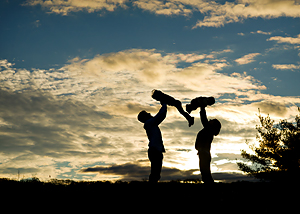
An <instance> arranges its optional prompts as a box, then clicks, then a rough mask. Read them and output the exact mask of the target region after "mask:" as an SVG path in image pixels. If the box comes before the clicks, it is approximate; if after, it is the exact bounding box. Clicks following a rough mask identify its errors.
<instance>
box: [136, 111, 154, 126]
mask: <svg viewBox="0 0 300 214" xmlns="http://www.w3.org/2000/svg"><path fill="white" fill-rule="evenodd" d="M137 118H138V120H139V121H140V122H141V123H145V122H146V121H147V120H149V119H151V118H152V115H151V114H150V113H148V112H146V111H145V110H143V111H141V112H140V113H139V114H138V116H137Z"/></svg>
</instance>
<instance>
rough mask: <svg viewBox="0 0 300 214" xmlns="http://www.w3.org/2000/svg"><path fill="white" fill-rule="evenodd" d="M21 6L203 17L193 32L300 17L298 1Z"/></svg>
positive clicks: (55, 1)
mask: <svg viewBox="0 0 300 214" xmlns="http://www.w3.org/2000/svg"><path fill="white" fill-rule="evenodd" d="M24 5H27V6H36V5H41V6H42V7H43V8H46V9H48V10H49V11H50V12H51V13H57V14H62V15H68V13H70V12H77V11H82V10H85V11H87V12H89V13H91V12H96V11H101V10H106V11H110V12H112V11H115V9H116V8H117V7H122V8H124V9H126V8H128V7H130V6H131V7H137V8H140V9H143V10H146V11H149V12H152V13H155V14H157V15H165V16H173V15H177V16H178V15H180V16H191V15H192V14H193V13H194V12H200V13H202V14H203V15H204V19H203V20H198V22H197V23H196V24H195V25H194V27H193V28H197V27H221V26H224V25H225V24H228V23H232V22H241V21H243V20H245V19H248V18H258V17H261V18H266V19H271V18H278V17H293V18H299V17H300V12H299V11H300V5H299V0H237V1H235V2H230V1H225V2H224V4H221V3H218V2H216V1H207V0H168V1H160V0H135V1H132V2H130V1H128V0H111V1H105V0H97V1H90V0H72V1H71V0H67V1H60V0H47V1H43V0H28V1H27V2H26V3H25V4H24Z"/></svg>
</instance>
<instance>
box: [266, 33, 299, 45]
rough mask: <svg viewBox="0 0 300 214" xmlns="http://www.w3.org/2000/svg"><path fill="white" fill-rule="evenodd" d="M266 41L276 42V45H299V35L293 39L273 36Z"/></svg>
mask: <svg viewBox="0 0 300 214" xmlns="http://www.w3.org/2000/svg"><path fill="white" fill-rule="evenodd" d="M267 41H277V42H278V43H289V44H300V34H298V36H297V37H296V38H294V37H282V36H273V37H271V38H269V39H267Z"/></svg>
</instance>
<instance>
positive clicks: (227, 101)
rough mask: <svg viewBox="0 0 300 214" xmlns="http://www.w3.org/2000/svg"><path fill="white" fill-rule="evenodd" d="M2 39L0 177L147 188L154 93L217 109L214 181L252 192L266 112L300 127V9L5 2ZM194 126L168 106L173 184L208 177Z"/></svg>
mask: <svg viewBox="0 0 300 214" xmlns="http://www.w3.org/2000/svg"><path fill="white" fill-rule="evenodd" d="M0 29H1V33H0V177H9V178H14V179H16V178H17V177H18V171H19V177H20V178H28V177H32V176H36V177H38V178H40V179H42V180H47V179H50V178H57V179H74V180H118V179H125V180H142V179H148V175H149V172H150V168H149V165H150V162H149V161H148V158H147V149H148V139H147V136H146V133H145V130H144V129H143V124H141V123H140V122H139V121H138V120H137V119H136V116H137V114H138V113H139V112H140V111H141V110H147V111H149V112H151V113H152V114H153V115H154V114H155V113H156V112H157V111H158V110H159V108H160V104H159V102H157V101H155V100H153V99H152V98H151V90H152V89H160V90H162V91H164V92H165V93H168V94H170V95H172V96H173V97H175V98H177V99H179V100H181V101H182V103H183V106H184V107H185V105H186V104H187V103H189V102H190V100H191V99H193V98H195V97H198V96H214V97H215V98H216V103H215V104H214V105H213V106H210V107H208V108H207V115H208V118H209V119H213V118H217V119H219V120H220V121H221V123H222V130H221V132H220V134H219V135H218V136H217V137H215V139H214V142H213V144H212V150H211V153H212V165H211V168H212V172H213V177H214V178H215V180H221V181H227V182H228V181H229V182H230V181H234V180H237V179H247V177H245V176H244V175H242V174H240V173H241V172H240V171H239V170H238V168H237V165H236V162H237V161H242V160H241V156H240V153H241V149H248V146H247V144H246V143H245V142H246V140H247V141H248V142H250V143H252V142H255V140H256V139H255V137H256V129H255V127H256V125H258V124H259V120H258V117H257V115H258V108H259V109H260V112H261V114H262V115H266V114H270V117H271V118H272V119H274V120H275V121H279V119H287V120H289V121H291V122H292V121H293V119H294V117H295V115H297V114H298V110H297V106H300V96H299V91H300V85H299V80H300V72H299V71H300V0H235V1H225V0H216V1H208V0H166V1H159V0H153V1H152V0H46V1H43V0H27V1H20V0H3V1H0ZM192 116H194V117H195V125H194V126H192V127H191V128H189V127H188V123H187V121H186V120H185V119H184V118H183V117H182V116H181V115H180V114H179V113H178V112H177V111H176V109H175V108H174V107H168V114H167V118H166V119H165V120H164V122H163V123H162V124H161V125H160V128H161V131H162V134H163V140H164V145H165V148H166V153H165V154H164V164H163V172H162V180H170V179H186V178H200V175H199V168H198V167H199V162H198V156H197V152H196V150H195V149H194V144H195V139H196V135H197V133H198V131H199V130H201V129H202V125H201V124H200V119H199V111H198V110H197V111H194V112H192Z"/></svg>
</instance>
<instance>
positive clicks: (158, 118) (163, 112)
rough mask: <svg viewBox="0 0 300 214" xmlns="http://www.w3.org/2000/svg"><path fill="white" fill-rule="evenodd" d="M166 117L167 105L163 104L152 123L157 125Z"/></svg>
mask: <svg viewBox="0 0 300 214" xmlns="http://www.w3.org/2000/svg"><path fill="white" fill-rule="evenodd" d="M166 115H167V104H165V103H163V104H162V106H161V108H160V110H159V112H158V113H157V114H156V115H155V116H154V118H153V120H154V121H153V122H154V123H155V124H157V125H159V124H160V123H161V122H162V121H163V120H164V119H165V118H166Z"/></svg>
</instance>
